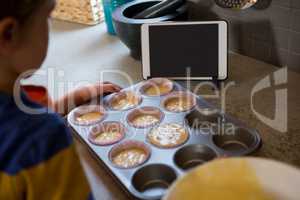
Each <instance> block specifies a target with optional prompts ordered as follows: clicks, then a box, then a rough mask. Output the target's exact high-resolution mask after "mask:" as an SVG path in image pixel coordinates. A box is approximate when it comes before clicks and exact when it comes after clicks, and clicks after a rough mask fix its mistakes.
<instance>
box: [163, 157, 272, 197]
mask: <svg viewBox="0 0 300 200" xmlns="http://www.w3.org/2000/svg"><path fill="white" fill-rule="evenodd" d="M182 199H187V200H273V198H272V197H271V195H270V194H267V193H266V192H265V191H264V190H263V188H262V186H261V184H260V182H259V179H258V178H257V176H256V173H255V171H254V170H253V169H252V167H251V165H250V164H249V163H248V162H247V161H246V160H243V159H220V160H217V161H214V162H211V163H208V164H206V165H203V166H202V167H199V168H197V169H195V170H194V171H192V172H191V173H189V174H188V175H187V176H185V177H184V178H183V179H182V180H181V181H179V182H178V183H177V184H176V185H175V186H174V188H172V189H171V192H170V193H169V195H168V197H167V198H166V200H182Z"/></svg>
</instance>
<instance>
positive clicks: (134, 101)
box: [111, 92, 139, 110]
mask: <svg viewBox="0 0 300 200" xmlns="http://www.w3.org/2000/svg"><path fill="white" fill-rule="evenodd" d="M138 104H139V97H138V96H136V94H134V93H133V92H127V93H125V94H124V96H122V97H121V98H120V99H118V98H116V99H113V100H112V103H111V106H112V108H113V109H115V110H126V109H129V108H132V107H134V106H137V105H138Z"/></svg>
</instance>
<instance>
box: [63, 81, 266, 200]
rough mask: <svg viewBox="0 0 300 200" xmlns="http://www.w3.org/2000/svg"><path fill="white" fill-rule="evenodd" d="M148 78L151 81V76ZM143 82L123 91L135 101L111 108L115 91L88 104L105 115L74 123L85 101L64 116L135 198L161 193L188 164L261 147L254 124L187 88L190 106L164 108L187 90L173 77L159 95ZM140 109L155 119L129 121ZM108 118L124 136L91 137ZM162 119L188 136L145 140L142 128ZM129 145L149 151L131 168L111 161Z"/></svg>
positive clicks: (159, 196) (246, 153) (145, 135)
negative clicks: (164, 144)
mask: <svg viewBox="0 0 300 200" xmlns="http://www.w3.org/2000/svg"><path fill="white" fill-rule="evenodd" d="M160 81H161V80H160ZM150 83H151V84H153V82H152V81H150ZM148 85H149V82H148V81H144V82H141V83H138V84H136V85H134V86H132V87H129V88H126V89H124V90H123V91H122V92H127V91H133V92H135V93H136V94H137V95H138V96H140V102H139V104H138V105H137V107H133V108H131V109H126V110H121V111H118V110H114V109H112V108H111V106H110V105H111V104H110V101H111V100H112V98H114V96H115V95H116V94H112V95H109V96H106V97H104V98H103V99H102V100H101V105H102V106H103V108H102V107H95V106H91V108H93V109H90V110H91V111H93V110H95V109H96V110H99V109H100V110H101V111H105V115H104V116H105V117H104V118H103V119H102V121H101V120H99V121H98V123H96V124H95V123H91V124H89V125H87V124H78V123H76V121H75V123H74V116H76V115H78V111H82V110H83V111H86V110H89V109H88V106H83V107H82V108H81V107H79V108H77V109H75V110H74V111H72V112H71V113H70V114H69V116H68V121H69V124H70V126H71V127H72V128H73V130H74V132H75V133H76V134H77V135H78V136H79V138H80V139H82V141H84V143H85V144H86V145H87V146H88V147H89V149H90V150H91V152H92V153H93V154H94V155H95V156H96V158H97V159H98V160H100V161H101V162H102V163H103V164H104V166H105V167H106V169H107V170H108V171H109V172H110V174H112V175H113V177H115V178H116V180H117V181H118V182H119V183H121V185H122V186H123V188H124V189H125V190H126V191H127V192H128V193H129V194H131V195H132V196H133V197H134V198H137V199H145V200H150V199H151V200H152V199H160V198H161V197H162V196H163V195H164V193H165V191H166V189H167V188H168V187H169V185H171V184H172V182H173V181H175V180H176V178H177V177H179V176H181V175H182V174H184V173H186V171H188V170H189V169H191V168H193V167H195V166H198V165H200V164H203V163H206V162H209V161H210V160H213V159H216V158H218V157H230V156H245V155H249V154H252V153H254V151H255V150H257V149H258V148H259V147H260V145H261V138H260V136H259V133H258V132H257V131H256V130H255V129H252V128H249V127H247V126H246V125H245V124H244V123H242V122H241V121H239V120H237V119H235V118H233V117H231V116H228V115H226V114H224V113H222V112H220V111H219V110H218V109H216V108H215V107H213V106H212V105H210V104H209V103H207V102H206V101H205V100H204V99H203V98H201V97H199V96H196V95H194V94H192V93H188V94H191V95H192V98H195V99H194V100H195V102H196V105H194V106H193V107H192V108H191V110H188V111H185V112H170V111H168V110H167V109H165V108H164V105H165V101H166V99H168V98H174V94H184V93H185V92H187V91H186V90H185V89H184V88H183V87H181V86H180V85H179V84H177V83H176V82H173V84H172V88H173V89H172V90H171V91H170V93H168V94H163V95H158V96H147V95H145V94H144V90H145V87H148ZM144 112H145V113H146V114H149V115H153V116H156V117H157V118H158V121H157V122H155V123H153V124H151V123H150V124H148V125H147V126H136V125H134V124H132V120H133V119H134V118H135V117H136V116H137V115H139V114H141V113H144ZM79 113H81V112H79ZM109 122H115V123H116V122H117V123H120V124H121V125H120V127H121V130H120V131H122V134H124V137H122V138H119V139H120V140H118V141H114V142H112V143H111V144H107V145H105V146H103V145H99V144H97V143H95V142H93V140H92V139H93V137H94V134H95V129H96V130H97V128H98V129H100V130H102V129H103V125H105V124H107V123H109ZM166 123H176V124H179V125H181V126H182V127H184V128H185V129H186V130H187V131H188V133H189V137H188V139H187V141H186V142H184V143H182V144H181V145H179V146H175V147H174V148H159V147H157V146H155V145H152V144H151V143H150V142H149V141H148V140H147V134H148V133H149V132H150V130H152V128H154V127H157V126H159V125H161V124H166ZM132 145H133V146H134V145H138V146H140V147H142V148H143V149H145V150H147V151H146V152H147V155H149V156H146V158H145V159H144V160H143V162H141V163H138V164H137V165H134V166H131V167H130V168H122V167H119V166H116V165H115V164H114V163H113V162H112V157H113V155H115V154H116V152H117V153H118V152H119V151H120V149H124V148H125V149H126V147H130V146H132Z"/></svg>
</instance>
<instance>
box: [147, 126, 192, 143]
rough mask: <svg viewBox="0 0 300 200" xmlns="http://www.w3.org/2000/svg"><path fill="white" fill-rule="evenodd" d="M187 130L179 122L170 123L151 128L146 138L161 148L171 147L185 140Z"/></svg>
mask: <svg viewBox="0 0 300 200" xmlns="http://www.w3.org/2000/svg"><path fill="white" fill-rule="evenodd" d="M188 137H189V135H188V132H187V131H186V130H185V128H184V127H182V126H181V125H179V124H175V123H170V124H163V125H161V126H158V127H155V128H153V129H152V130H151V131H150V132H149V134H148V135H147V138H148V140H149V142H150V143H151V144H153V145H155V146H157V147H161V148H173V147H176V146H179V145H181V144H183V143H184V142H186V141H187V139H188Z"/></svg>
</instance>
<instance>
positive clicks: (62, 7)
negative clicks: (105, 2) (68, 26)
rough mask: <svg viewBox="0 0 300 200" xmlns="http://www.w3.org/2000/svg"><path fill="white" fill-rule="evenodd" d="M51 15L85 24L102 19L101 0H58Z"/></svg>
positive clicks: (98, 21) (96, 22)
mask: <svg viewBox="0 0 300 200" xmlns="http://www.w3.org/2000/svg"><path fill="white" fill-rule="evenodd" d="M52 17H53V18H55V19H60V20H65V21H70V22H76V23H81V24H87V25H95V24H98V23H100V22H102V21H103V20H104V14H103V9H102V4H101V0H58V1H57V6H56V8H55V10H54V11H53V13H52Z"/></svg>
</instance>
